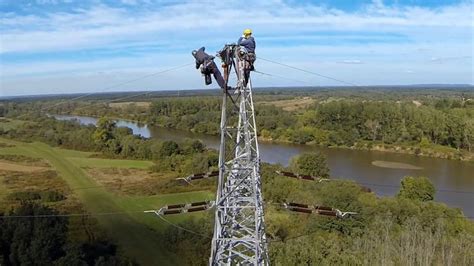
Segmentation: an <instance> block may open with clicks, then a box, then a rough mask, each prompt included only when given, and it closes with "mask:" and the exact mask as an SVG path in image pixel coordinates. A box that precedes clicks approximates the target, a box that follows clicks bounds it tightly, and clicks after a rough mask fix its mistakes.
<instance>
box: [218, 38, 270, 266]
mask: <svg viewBox="0 0 474 266" xmlns="http://www.w3.org/2000/svg"><path fill="white" fill-rule="evenodd" d="M219 55H220V57H221V59H222V61H223V62H224V65H225V67H224V78H225V81H226V84H227V83H228V80H229V76H230V74H231V73H232V72H235V74H236V76H237V85H236V87H235V90H223V97H222V115H221V123H220V133H221V144H220V149H219V179H218V187H217V195H216V201H215V208H216V210H215V211H216V213H215V223H214V235H213V239H212V248H211V257H210V260H209V264H210V265H268V263H269V260H268V252H267V243H266V237H265V224H264V214H263V199H262V190H261V180H260V155H259V150H258V141H257V129H256V125H255V111H254V105H253V100H252V82H251V80H250V76H249V74H248V73H249V72H248V71H246V70H245V68H248V65H246V64H248V63H247V62H246V61H245V60H243V56H244V55H243V54H241V53H240V51H239V48H238V46H235V45H226V46H225V47H224V49H223V50H221V51H220V52H219Z"/></svg>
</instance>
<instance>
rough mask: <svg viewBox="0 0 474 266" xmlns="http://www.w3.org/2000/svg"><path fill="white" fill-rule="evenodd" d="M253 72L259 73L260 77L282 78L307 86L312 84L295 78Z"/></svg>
mask: <svg viewBox="0 0 474 266" xmlns="http://www.w3.org/2000/svg"><path fill="white" fill-rule="evenodd" d="M253 72H255V73H257V74H260V75H263V76H269V77H275V78H280V79H286V80H291V81H296V82H300V83H305V84H311V83H309V82H307V81H303V80H298V79H293V78H288V77H285V76H280V75H275V74H269V73H265V72H261V71H257V70H254V71H253Z"/></svg>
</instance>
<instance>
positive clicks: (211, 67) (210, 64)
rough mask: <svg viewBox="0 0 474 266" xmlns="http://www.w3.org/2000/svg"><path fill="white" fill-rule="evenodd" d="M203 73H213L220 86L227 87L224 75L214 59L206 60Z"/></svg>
mask: <svg viewBox="0 0 474 266" xmlns="http://www.w3.org/2000/svg"><path fill="white" fill-rule="evenodd" d="M203 74H204V75H210V74H212V75H213V76H214V78H215V79H216V81H217V84H219V87H221V88H222V89H224V88H225V81H224V78H223V77H222V74H221V71H220V70H219V68H218V67H217V65H216V63H215V62H214V60H206V61H205V62H204V69H203Z"/></svg>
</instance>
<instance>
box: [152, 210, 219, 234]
mask: <svg viewBox="0 0 474 266" xmlns="http://www.w3.org/2000/svg"><path fill="white" fill-rule="evenodd" d="M158 218H160V219H161V220H163V221H164V222H166V223H167V224H169V225H171V226H173V227H176V228H178V229H180V230H183V231H186V232H188V233H191V234H194V235H198V236H202V237H205V238H207V239H212V237H210V236H208V235H204V234H201V233H198V232H195V231H193V230H190V229H187V228H184V227H182V226H180V225H177V224H175V223H172V222H170V221H168V220H167V219H165V217H163V215H158Z"/></svg>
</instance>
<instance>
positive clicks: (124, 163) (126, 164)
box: [68, 157, 153, 169]
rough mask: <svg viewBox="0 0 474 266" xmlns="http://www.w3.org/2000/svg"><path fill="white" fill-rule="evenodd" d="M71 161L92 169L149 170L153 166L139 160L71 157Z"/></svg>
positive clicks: (148, 162)
mask: <svg viewBox="0 0 474 266" xmlns="http://www.w3.org/2000/svg"><path fill="white" fill-rule="evenodd" d="M68 159H69V161H71V162H72V163H73V164H75V165H77V166H79V167H91V168H109V167H115V168H135V169H148V168H149V167H150V166H152V165H153V163H152V162H150V161H138V160H117V159H102V158H84V157H69V158H68Z"/></svg>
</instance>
